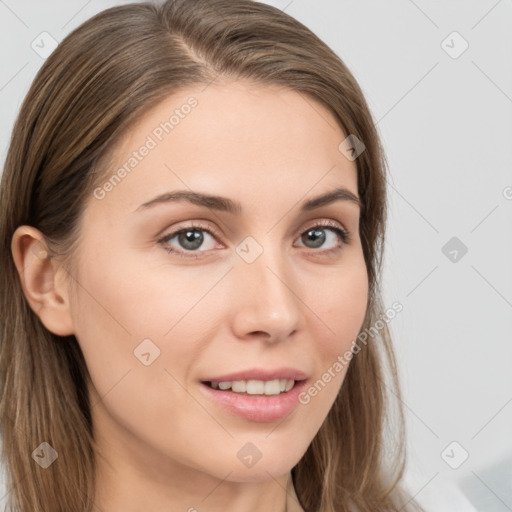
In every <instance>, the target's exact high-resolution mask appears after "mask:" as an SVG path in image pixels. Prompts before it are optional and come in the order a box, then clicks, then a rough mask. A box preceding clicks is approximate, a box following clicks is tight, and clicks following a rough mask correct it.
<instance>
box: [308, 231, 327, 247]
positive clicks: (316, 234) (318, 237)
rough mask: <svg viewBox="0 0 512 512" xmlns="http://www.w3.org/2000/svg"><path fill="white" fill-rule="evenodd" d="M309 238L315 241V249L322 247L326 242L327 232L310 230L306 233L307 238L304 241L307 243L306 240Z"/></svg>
mask: <svg viewBox="0 0 512 512" xmlns="http://www.w3.org/2000/svg"><path fill="white" fill-rule="evenodd" d="M310 235H311V236H310ZM308 237H309V239H310V240H312V241H313V247H321V246H322V244H323V243H324V242H325V232H324V230H323V229H310V230H309V231H307V233H305V236H303V241H304V242H305V241H306V240H304V239H305V238H308Z"/></svg>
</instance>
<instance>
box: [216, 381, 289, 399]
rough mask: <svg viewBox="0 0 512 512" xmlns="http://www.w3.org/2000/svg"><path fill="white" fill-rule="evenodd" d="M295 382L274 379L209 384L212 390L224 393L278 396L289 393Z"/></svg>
mask: <svg viewBox="0 0 512 512" xmlns="http://www.w3.org/2000/svg"><path fill="white" fill-rule="evenodd" d="M294 384H295V381H294V380H293V379H288V380H287V379H274V380H267V381H264V380H235V381H222V382H218V383H217V382H211V383H210V385H211V387H212V388H213V389H221V390H222V391H226V390H228V389H231V391H232V392H234V393H247V394H248V395H279V394H280V393H283V392H286V391H290V389H292V388H293V385H294Z"/></svg>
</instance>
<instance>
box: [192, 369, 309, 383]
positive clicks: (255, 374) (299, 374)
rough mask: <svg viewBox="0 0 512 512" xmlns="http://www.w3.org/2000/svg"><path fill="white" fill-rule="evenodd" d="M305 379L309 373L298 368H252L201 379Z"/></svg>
mask: <svg viewBox="0 0 512 512" xmlns="http://www.w3.org/2000/svg"><path fill="white" fill-rule="evenodd" d="M275 379H287V380H305V379H307V374H306V373H304V372H303V371H301V370H297V369H296V368H275V369H269V368H251V369H248V370H242V371H239V372H235V373H229V374H226V375H216V376H212V377H208V378H205V379H201V381H202V382H233V381H236V380H275Z"/></svg>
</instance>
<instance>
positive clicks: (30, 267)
mask: <svg viewBox="0 0 512 512" xmlns="http://www.w3.org/2000/svg"><path fill="white" fill-rule="evenodd" d="M11 252H12V256H13V259H14V264H15V265H16V269H17V271H18V274H19V276H20V280H21V286H22V289H23V293H24V294H25V297H26V298H27V301H28V303H29V305H30V307H31V308H32V310H33V311H34V312H35V313H36V315H37V316H38V317H39V318H40V320H41V322H42V323H43V325H44V326H45V327H46V328H47V329H48V330H49V331H50V332H53V333H54V334H57V335H59V336H67V335H70V334H74V326H73V320H72V316H71V311H70V307H69V306H70V304H69V291H68V289H67V285H66V280H65V279H63V277H64V273H65V272H66V270H65V269H64V268H63V267H62V266H61V265H59V264H58V263H57V262H56V261H55V260H54V259H52V258H51V257H50V255H49V254H50V253H49V250H48V246H47V244H46V241H45V239H44V236H43V234H42V233H41V232H40V231H39V230H38V229H36V228H34V227H32V226H25V225H24V226H19V227H18V228H17V229H16V231H15V232H14V234H13V237H12V242H11Z"/></svg>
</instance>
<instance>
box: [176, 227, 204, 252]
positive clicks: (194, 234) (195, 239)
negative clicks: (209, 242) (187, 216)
mask: <svg viewBox="0 0 512 512" xmlns="http://www.w3.org/2000/svg"><path fill="white" fill-rule="evenodd" d="M179 242H180V244H182V245H183V246H184V247H185V248H186V249H197V248H199V247H201V244H202V243H203V235H202V233H201V232H199V231H183V232H182V233H181V234H180V235H179Z"/></svg>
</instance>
